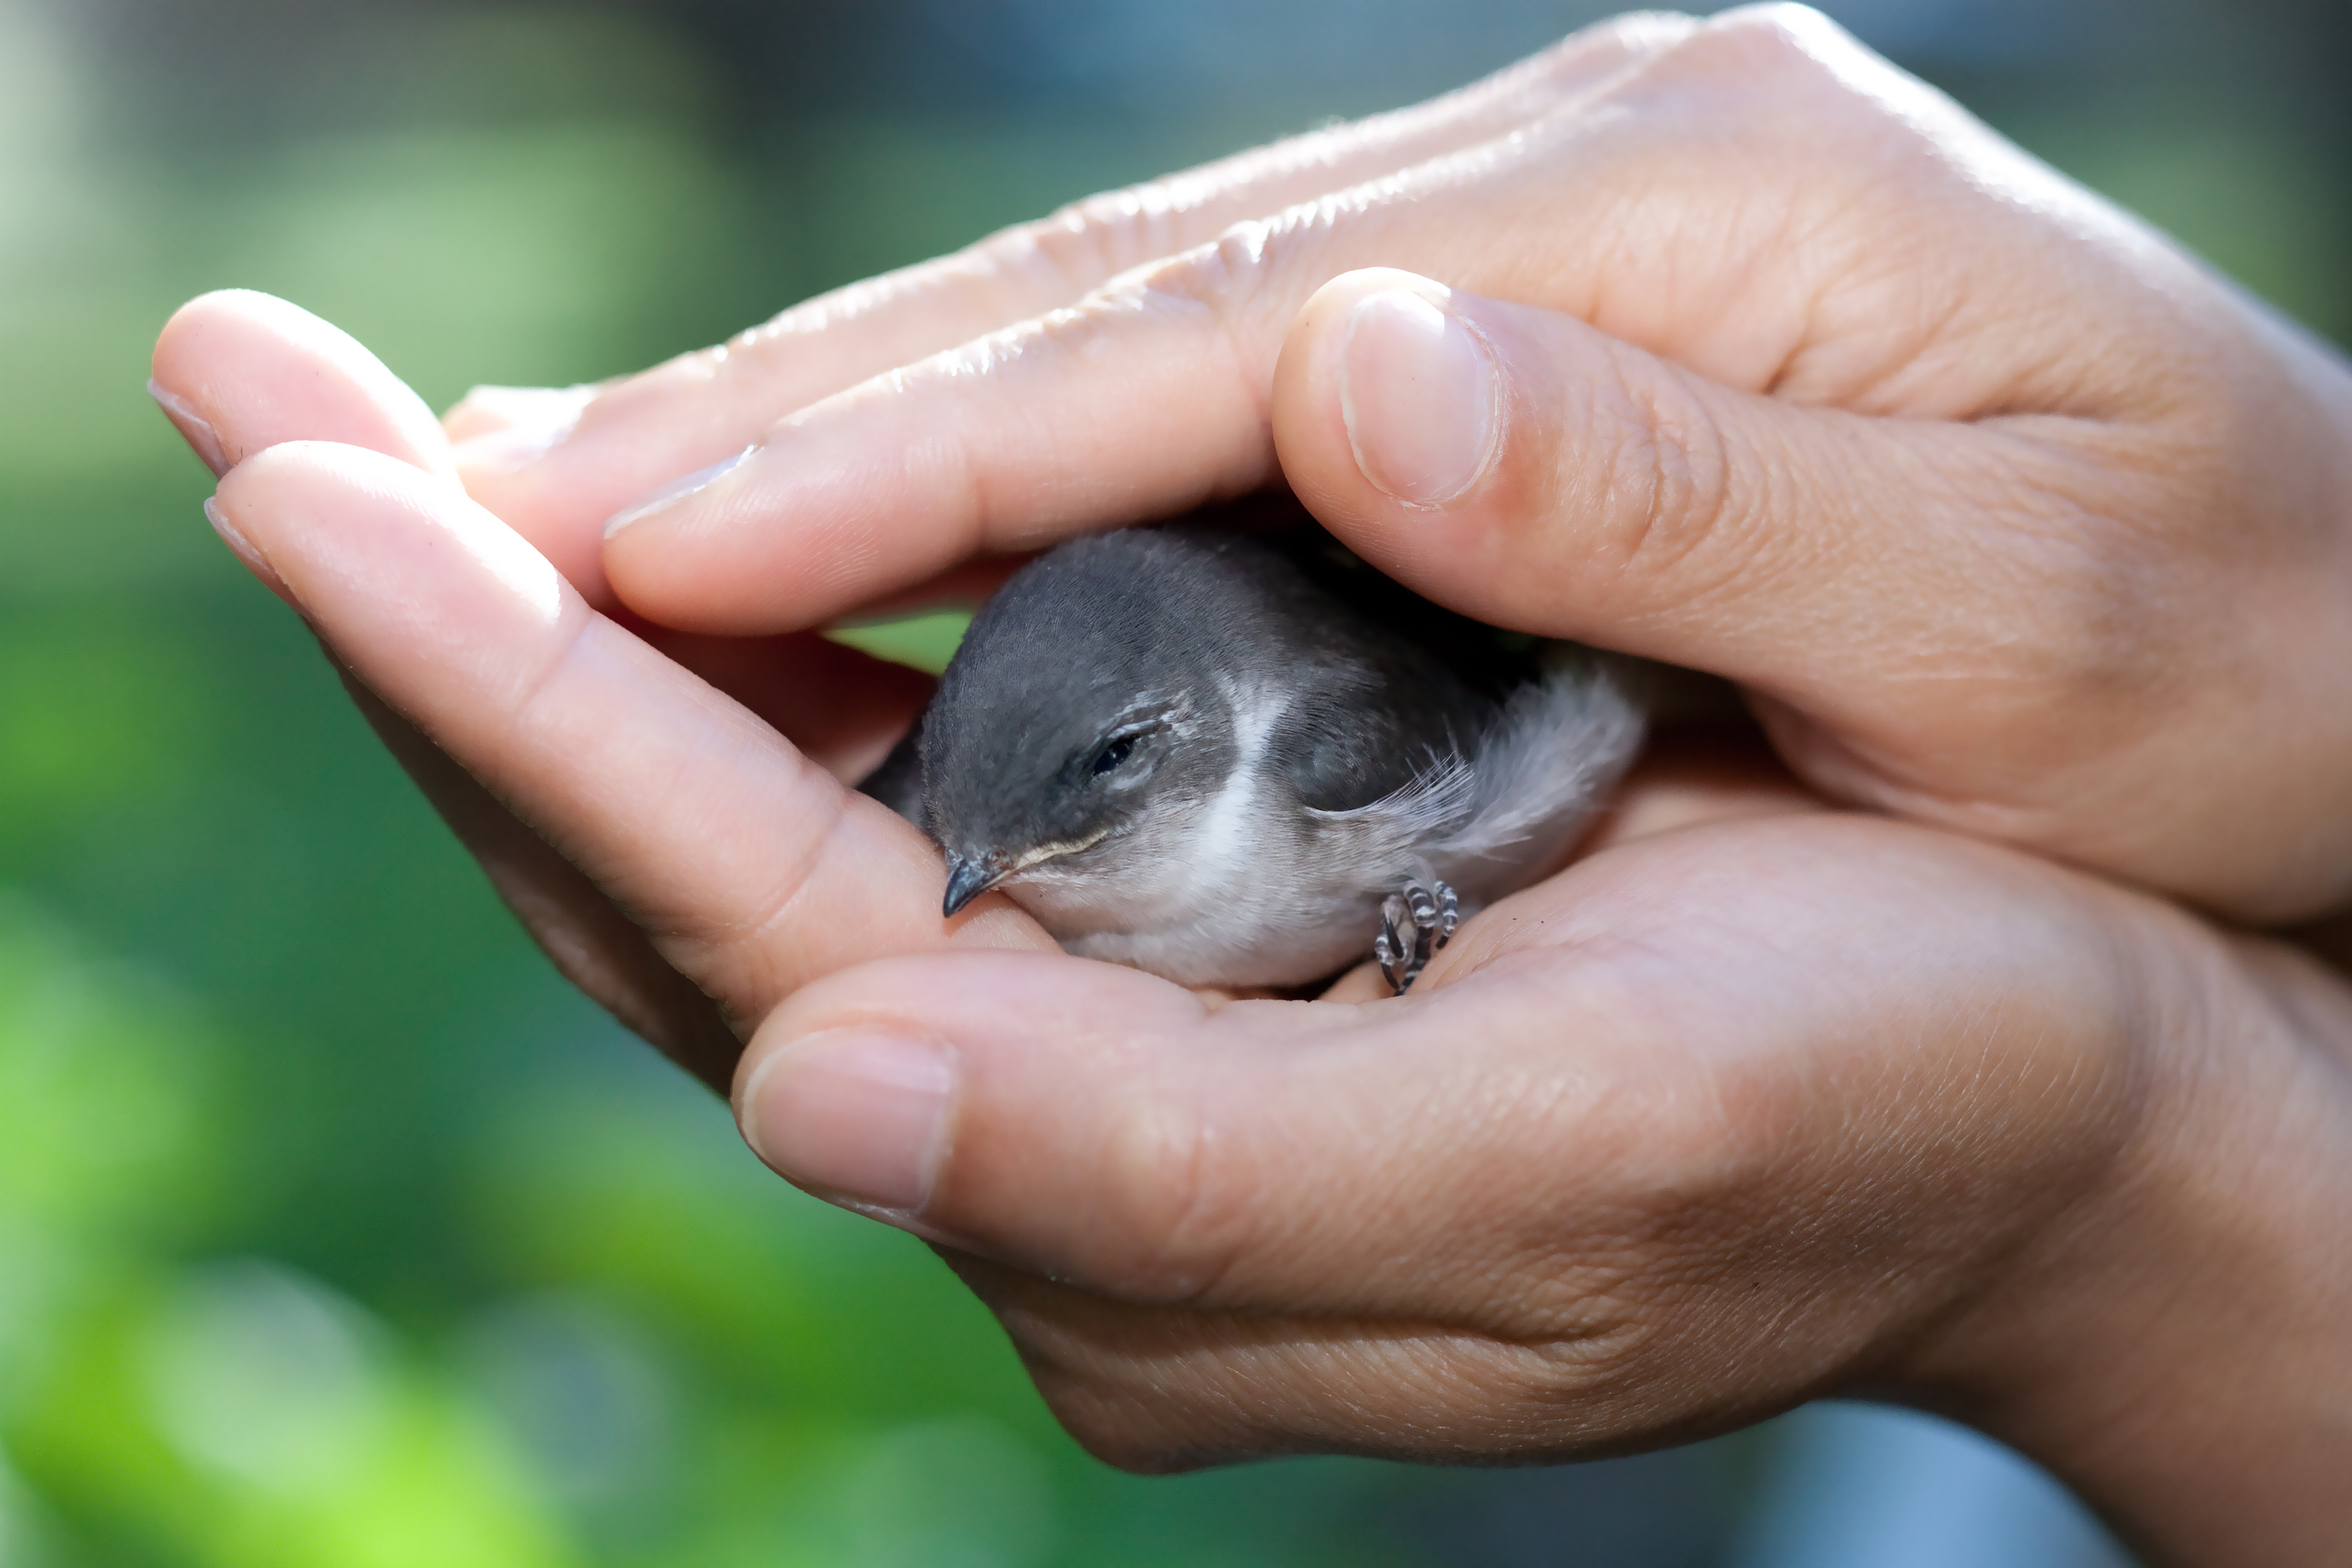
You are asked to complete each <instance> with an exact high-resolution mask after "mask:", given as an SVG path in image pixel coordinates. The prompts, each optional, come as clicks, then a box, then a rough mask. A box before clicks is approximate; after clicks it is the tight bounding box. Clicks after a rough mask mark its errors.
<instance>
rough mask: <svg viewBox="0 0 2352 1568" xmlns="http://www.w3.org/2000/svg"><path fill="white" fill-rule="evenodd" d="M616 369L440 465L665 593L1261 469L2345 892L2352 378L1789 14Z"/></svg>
mask: <svg viewBox="0 0 2352 1568" xmlns="http://www.w3.org/2000/svg"><path fill="white" fill-rule="evenodd" d="M1365 268H1402V269H1405V270H1404V271H1402V272H1397V271H1385V272H1375V273H1370V274H1363V273H1362V272H1361V269H1365ZM926 356H928V357H926ZM587 396H588V395H587V394H585V393H583V394H579V395H553V394H545V395H535V396H533V395H519V394H507V395H484V396H483V397H482V398H480V399H478V400H477V402H476V403H475V404H473V405H470V406H469V407H467V408H466V409H463V410H461V411H460V412H459V416H458V419H459V422H460V424H461V426H462V427H463V428H465V429H467V430H468V431H471V432H478V433H477V434H475V435H474V436H473V438H472V439H471V440H470V441H469V442H468V443H467V446H466V447H461V449H460V451H461V457H460V463H461V467H465V468H466V470H467V474H468V478H469V480H470V481H471V482H472V484H473V488H474V489H475V490H476V493H477V494H478V495H479V496H481V497H482V498H483V499H484V500H486V501H488V504H489V505H490V506H491V507H492V508H493V510H498V511H499V512H500V513H501V514H502V515H504V516H506V517H508V518H509V519H510V520H511V521H514V522H515V523H516V525H517V526H518V527H519V528H520V529H521V531H523V532H524V533H525V535H526V536H527V537H530V538H531V539H532V540H533V541H534V542H538V543H539V544H541V547H542V548H543V549H545V550H547V551H548V552H550V554H551V557H552V558H554V559H555V560H557V561H558V563H559V564H562V566H563V568H564V570H565V571H566V572H567V573H568V574H574V575H575V577H576V578H577V580H579V581H581V582H582V583H583V584H585V585H587V586H588V587H589V589H590V591H591V592H592V593H593V592H600V591H602V589H603V587H604V583H605V580H606V579H607V578H609V582H610V584H611V586H612V588H613V589H614V590H616V591H617V592H618V594H619V595H620V596H621V597H622V598H623V599H624V600H625V602H626V603H628V604H629V605H631V606H633V607H634V608H635V609H636V610H638V611H640V612H642V613H644V614H646V615H647V616H651V617H653V618H655V619H656V620H658V621H661V622H664V623H666V624H669V625H674V626H690V627H694V628H697V629H701V630H706V631H723V632H733V633H746V632H772V631H776V630H782V629H788V628H795V627H801V626H812V625H816V624H819V623H822V622H823V621H824V620H826V619H827V618H829V617H831V616H836V615H839V614H841V613H843V612H844V611H845V610H848V609H850V608H852V607H854V606H857V605H863V604H866V603H868V602H871V601H873V600H874V599H876V598H877V597H878V596H880V595H885V594H888V593H892V592H897V591H899V590H903V589H905V588H908V586H910V585H912V584H918V583H921V582H923V581H926V580H928V579H931V578H933V577H935V576H936V575H937V574H940V573H942V572H944V571H947V570H949V569H950V568H952V567H954V566H956V565H957V564H958V563H965V562H968V561H971V560H974V559H976V558H984V557H986V556H988V555H990V554H991V553H992V552H1010V551H1019V550H1024V549H1028V548H1031V547H1034V546H1037V545H1040V544H1043V543H1045V542H1049V541H1051V540H1053V539H1055V538H1057V537H1061V536H1063V535H1066V534H1069V533H1071V532H1075V531H1083V530H1088V529H1097V528H1101V527H1105V526H1108V525H1112V524H1117V523H1122V522H1129V521H1138V520H1142V519H1148V518H1152V517H1158V516H1163V515H1167V514H1170V513H1173V512H1176V511H1180V510H1183V509H1185V508H1187V507H1189V506H1191V505H1192V504H1194V503H1196V502H1199V501H1202V500H1209V499H1213V498H1217V497H1224V496H1231V495H1234V494H1237V493H1240V492H1244V491H1247V490H1251V489H1256V488H1258V487H1262V486H1266V485H1271V484H1275V483H1277V482H1284V481H1286V482H1287V483H1288V484H1289V485H1291V486H1292V487H1293V488H1294V489H1296V490H1297V493H1298V494H1299V495H1300V496H1301V497H1302V499H1304V500H1306V502H1307V505H1308V506H1309V507H1310V508H1311V509H1312V510H1314V511H1315V512H1316V513H1317V514H1318V516H1319V517H1320V518H1321V519H1322V520H1323V521H1324V522H1325V523H1326V524H1327V525H1328V526H1329V527H1330V528H1332V529H1333V530H1334V531H1337V532H1338V533H1339V535H1340V536H1341V537H1342V538H1343V539H1344V540H1346V541H1347V542H1349V544H1351V545H1352V546H1353V547H1354V548H1355V549H1356V550H1357V551H1358V552H1360V553H1361V554H1363V555H1364V556H1366V557H1367V558H1368V559H1370V560H1371V561H1372V562H1374V563H1376V564H1378V565H1379V566H1381V568H1382V569H1383V570H1385V571H1388V572H1389V573H1391V574H1393V575H1395V576H1398V577H1400V578H1402V580H1404V581H1405V582H1407V583H1408V584H1412V586H1414V587H1416V588H1418V589H1420V590H1421V591H1423V592H1424V593H1426V594H1427V595H1430V596H1431V597H1433V598H1435V599H1438V600H1441V601H1443V602H1444V603H1447V604H1449V605H1454V607H1456V608H1458V609H1461V610H1464V611H1465V612H1467V613H1469V614H1472V615H1474V616H1480V617H1482V618H1486V619H1488V620H1493V621H1496V622H1499V623H1502V624H1505V625H1508V626H1517V627H1520V628H1523V629H1526V630H1530V631H1536V632H1541V633H1546V634H1552V635H1559V636H1570V637H1584V638H1587V639H1590V640H1592V641H1595V642H1599V643H1602V644H1605V645H1608V646H1611V647H1619V648H1623V649H1626V650H1629V651H1633V652H1637V653H1642V654H1646V655H1651V656H1654V657H1656V658H1662V659H1665V660H1667V661H1670V662H1674V663H1678V664H1685V665H1689V666H1694V667H1696V668H1704V669H1708V670H1712V671H1716V672H1717V673H1720V674H1722V675H1725V676H1728V677H1730V678H1732V679H1735V680H1738V682H1740V683H1741V684H1742V685H1743V686H1744V687H1745V688H1746V689H1747V690H1748V693H1749V694H1750V697H1751V700H1753V701H1754V703H1755V705H1756V708H1757V710H1758V711H1759V714H1761V715H1762V717H1763V718H1764V720H1765V721H1766V723H1767V724H1768V725H1769V728H1770V730H1771V732H1772V734H1773V736H1774V739H1775V741H1776V743H1777V744H1778V746H1779V748H1780V752H1781V754H1782V755H1783V757H1784V758H1786V759H1787V761H1788V762H1789V763H1790V764H1791V765H1792V766H1793V767H1794V768H1795V769H1796V770H1797V771H1798V772H1799V773H1801V775H1803V776H1804V777H1805V778H1806V779H1807V780H1809V781H1810V782H1811V783H1812V784H1815V785H1816V786H1818V787H1820V788H1822V789H1823V790H1825V791H1827V792H1828V793H1830V794H1831V795H1833V796H1835V797H1836V798H1839V799H1842V800H1845V801H1850V802H1854V803H1858V804H1863V805H1869V806H1873V807H1876V808H1880V809H1885V810H1890V811H1894V812H1898V813H1901V814H1904V815H1906V816H1912V817H1915V818H1917V819H1920V820H1925V821H1929V822H1933V823H1937V824H1941V825H1945V826H1954V827H1958V828H1960V829H1963V830H1966V831H1968V832H1970V833H1974V834H1978V835H1981V836H1985V837H1992V838H1996V839H2000V840H2004V841H2007V842H2011V843H2014V844H2017V845H2021V846H2023V847H2030V848H2032V849H2034V850H2037V851H2039V852H2042V853H2045V854H2049V855H2053V856H2057V857H2061V858H2066V859H2069V860H2072V861H2074V862H2075V863H2078V864H2080V865H2083V866H2086V867H2090V868H2096V869H2099V870H2102V871H2105V872H2108V873H2112V874H2115V875H2118V876H2121V877H2123V878H2126V879H2132V880H2135V881H2137V882H2140V883H2143V884H2145V885H2147V886H2150V887H2153V888H2156V889H2161V890H2164V891H2167V892H2170V893H2175V894H2179V895H2183V896H2186V897H2189V898H2191V899H2194V900H2202V901H2204V902H2206V903H2207V904H2209V905H2210V906H2211V907H2213V908H2216V909H2218V910H2222V911H2224V912H2227V913H2229V914H2231V915H2232V916H2233V917H2238V918H2242V919H2249V920H2254V921H2285V920H2290V919H2301V918H2305V917H2308V916H2310V915H2313V914H2315V913H2317V912H2320V911H2323V910H2329V909H2332V908H2336V907H2338V906H2340V905H2342V904H2343V903H2344V902H2345V901H2346V900H2347V898H2352V813H2346V812H2344V811H2343V810H2341V809H2340V803H2341V802H2342V801H2343V800H2344V799H2345V798H2347V794H2352V701H2347V691H2346V683H2347V680H2352V677H2348V676H2347V675H2346V673H2345V672H2346V671H2347V670H2352V527H2347V523H2352V439H2347V437H2348V436H2352V377H2347V374H2346V373H2345V370H2344V367H2343V366H2342V365H2341V363H2339V362H2338V361H2337V360H2336V359H2335V358H2334V357H2333V356H2332V355H2331V354H2329V353H2327V352H2326V351H2324V350H2322V349H2321V348H2319V347H2317V346H2315V344H2314V343H2313V342H2310V341H2309V340H2307V339H2305V337H2303V336H2302V335H2301V334H2299V333H2298V332H2297V331H2295V330H2294V329H2293V328H2291V327H2289V326H2288V325H2286V324H2284V323H2283V322H2281V321H2278V320H2276V319H2275V318H2273V317H2272V316H2271V315H2270V314H2268V313H2267V312H2266V311H2265V310H2263V309H2262V308H2261V307H2259V306H2257V305H2255V304H2254V303H2252V302H2251V301H2250V300H2246V299H2245V298H2244V297H2242V295H2240V294H2239V293H2237V292H2236V291H2235V290H2233V289H2231V288H2230V287H2229V286H2228V285H2226V284H2225V283H2223V282H2221V281H2220V280H2219V279H2216V278H2214V277H2213V276H2212V275H2211V274H2210V273H2209V272H2208V271H2206V270H2205V269H2203V268H2200V266H2199V265H2198V264H2196V263H2195V262H2194V261H2193V260H2191V259H2190V258H2187V257H2185V256H2183V255H2182V254H2181V253H2180V252H2179V251H2178V250H2177V249H2176V248H2174V247H2171V246H2170V245H2168V243H2166V242H2165V241H2164V240H2163V239H2161V238H2160V237H2158V236H2156V235H2154V234H2152V233H2150V232H2149V231H2147V229H2146V228H2144V227H2142V226H2139V225H2137V223H2135V222H2134V221H2132V220H2131V219H2129V218H2128V217H2126V216H2124V215H2122V214H2120V213H2117V212H2116V211H2115V210H2114V209H2112V208H2110V207H2108V206H2106V205H2104V204H2102V203H2101V202H2099V201H2098V200H2096V199H2095V198H2094V197H2092V196H2091V195H2088V194H2086V193H2084V192H2083V191H2082V190H2080V189H2078V188H2076V187H2074V186H2073V185H2071V184H2068V183H2067V182H2066V181H2064V180H2063V179H2062V178H2060V177H2059V176H2057V175H2056V174H2053V173H2052V172H2051V171H2050V170H2048V169H2046V168H2044V167H2042V166H2041V165H2039V164H2037V163H2034V162H2033V161H2032V159H2030V158H2028V157H2026V156H2025V155H2023V154H2022V153H2020V152H2019V151H2018V150H2017V149H2015V148H2013V147H2011V146H2010V145H2008V144H2006V143H2005V142H2001V141H2000V139H1999V138H1997V137H1995V136H1994V135H1992V134H1991V133H1990V132H1988V131H1987V130H1986V129H1985V128H1984V127H1982V126H1981V125H1979V124H1978V123H1977V122H1975V121H1972V120H1970V119H1969V117H1968V116H1967V115H1966V114H1964V113H1962V112H1961V111H1960V110H1958V109H1957V108H1956V107H1955V106H1954V105H1952V104H1951V103H1949V102H1948V101H1947V100H1944V99H1943V98H1941V97H1940V96H1938V95H1937V94H1936V93H1934V92H1933V91H1931V90H1929V89H1927V88H1925V87H1923V86H1921V85H1920V84H1919V83H1918V82H1916V81H1915V80H1912V79H1909V78H1907V77H1906V76H1904V75H1902V74H1901V73H1900V72H1898V71H1896V70H1895V69H1894V68H1892V67H1889V66H1888V65H1886V64H1885V62H1883V61H1881V60H1879V59H1877V58H1874V57H1873V56H1871V55H1870V54H1869V53H1868V52H1867V51H1865V50H1864V49H1863V48H1862V47H1860V46H1858V45H1856V44H1855V43H1854V42H1853V40H1852V39H1850V38H1848V37H1845V36H1844V35H1843V34H1842V33H1840V32H1839V31H1837V29H1836V28H1834V27H1833V26H1832V25H1830V24H1829V23H1828V22H1826V21H1825V20H1823V19H1822V18H1821V17H1820V16H1817V15H1815V14H1813V13H1811V12H1808V11H1803V10H1800V9H1794V8H1790V7H1769V8H1761V9H1750V10H1746V11H1738V12H1733V13H1729V14H1727V15H1726V16H1721V17H1717V18H1716V19H1715V20H1713V21H1710V22H1706V23H1703V24H1702V23H1697V22H1693V21H1689V20H1685V19H1677V18H1664V17H1657V16H1643V17H1635V18H1630V19H1626V20H1622V21H1620V22H1616V23H1612V24H1610V25H1608V26H1602V27H1600V28H1596V29H1592V30H1590V31H1587V32H1584V33H1580V34H1578V35H1577V36H1575V37H1572V38H1570V39H1569V40H1568V41H1567V42H1566V43H1564V44H1562V45H1561V46H1559V47H1558V48H1556V49H1554V50H1552V51H1551V52H1549V53H1548V54H1546V55H1544V56H1541V57H1538V58H1536V59H1534V60H1531V61H1529V62H1528V63H1526V64H1525V65H1522V66H1520V67H1517V68H1514V69H1512V70H1510V71H1507V72H1506V73H1504V74H1503V75H1501V76H1499V77H1497V78H1496V79H1493V80H1491V81H1488V82H1485V83H1482V84H1479V85H1478V86H1475V87H1474V88H1471V89H1465V91H1463V92H1461V93H1457V94H1454V95H1452V96H1450V97H1448V98H1444V99H1440V100H1435V101H1433V102H1432V103H1430V104H1426V105H1423V106H1422V107H1420V108H1417V109H1413V110H1405V111H1403V112H1402V113H1401V114H1397V115H1391V116H1386V117H1382V118H1380V119H1375V120H1371V121H1364V122H1362V123H1360V124H1358V125H1353V126H1344V127H1340V128H1339V129H1337V130H1333V131H1328V132H1318V133H1317V134H1316V135H1314V136H1311V137H1307V138H1304V139H1302V140H1300V141H1297V142H1288V143H1284V144H1282V145H1281V146H1278V147H1275V148H1271V149H1268V150H1266V151H1264V152H1261V153H1253V154H1249V155H1245V156H1244V157H1241V158H1238V159H1234V160H1232V161H1229V162H1228V163H1223V164H1216V165H1212V166H1210V167H1208V168H1206V169H1203V170H1199V171H1194V172H1192V173H1190V174H1181V175H1177V176H1174V177H1172V178H1171V179H1168V180H1165V181H1161V182H1158V183H1155V184H1149V185H1145V186H1141V187H1139V188H1137V189H1136V190H1133V191H1129V192H1124V193H1119V194H1117V195H1110V196H1105V197H1100V198H1097V199H1095V200H1092V201H1089V202H1086V203H1082V204H1080V205H1077V206H1076V207H1073V208H1071V209H1069V210H1068V211H1066V212H1065V213H1062V214H1059V215H1056V216H1055V217H1053V218H1051V219H1048V220H1046V221H1045V222H1043V223H1041V224H1037V225H1034V226H1028V227H1025V228H1021V229H1015V230H1012V231H1009V232H1007V233H1006V234H1003V235H1000V236H997V237H994V238H992V239H990V240H987V241H984V242H982V244H980V245H978V246H976V247H973V248H972V249H971V250H970V251H968V252H965V253H963V254H961V255H960V256H956V257H951V258H947V259H945V260H943V261H940V262H938V263H934V264H931V265H929V266H928V267H925V268H915V269H912V270H910V271H908V272H906V273H901V274H897V275H894V276H892V277H890V278H887V279H880V280H878V281H877V282H875V283H872V284H866V285H861V286H859V287H858V288H856V289H851V290H848V291H845V293H842V294H838V295H833V296H827V297H825V298H824V299H821V300H816V301H814V302H813V303H811V304H809V305H807V306H803V307H802V308H800V309H798V310H793V311H791V312H788V313H786V314H785V315H784V316H782V317H781V318H779V319H778V320H777V321H775V322H773V323H771V324H770V325H769V326H767V327H765V328H762V329H760V330H759V331H755V332H752V333H750V334H747V335H746V336H745V337H743V338H741V339H739V340H737V341H736V342H733V343H730V344H729V345H727V346H726V347H725V348H724V349H723V350H719V351H714V352H712V353H706V354H701V355H696V356H689V357H688V358H686V359H683V360H680V361H677V362H675V363H672V364H669V365H667V366H664V367H662V368H661V369H660V370H657V371H656V372H653V373H651V374H648V375H646V376H642V377H638V378H636V379H635V380H631V381H625V382H622V383H618V384H614V385H612V386H609V387H607V388H605V389H604V390H602V391H601V392H600V393H596V394H595V395H593V397H590V398H589V400H588V401H586V402H585V404H584V411H583V403H582V398H583V397H587ZM559 437H560V438H559ZM551 441H552V442H553V444H552V445H549V443H550V442H551ZM754 443H756V445H753V444H754ZM746 447H750V448H751V449H750V452H749V456H748V457H746V458H743V460H741V461H740V462H738V463H736V465H735V466H734V467H733V468H730V469H728V470H726V471H725V472H723V473H721V474H719V475H717V476H715V477H714V476H712V475H711V474H709V473H708V472H698V474H697V476H696V478H695V479H693V480H691V481H689V483H688V486H687V488H686V489H685V490H684V491H683V493H674V494H671V495H669V496H667V498H666V499H665V498H658V497H657V498H656V499H654V500H642V499H641V498H642V497H643V494H644V492H646V491H647V490H650V489H653V488H654V487H655V486H656V485H657V484H660V483H661V482H663V481H667V480H673V479H677V477H678V476H680V475H682V474H687V473H688V471H689V470H697V471H699V470H704V469H705V467H706V465H709V464H714V463H717V462H719V461H720V460H722V459H726V458H730V457H733V456H736V455H738V454H740V453H741V452H743V451H744V449H745V448H746ZM542 448H543V449H542ZM534 453H536V454H537V455H536V456H535V457H531V459H530V460H529V461H524V462H521V463H520V466H516V459H518V458H525V457H530V455H531V454H534ZM631 513H635V516H634V520H633V521H627V523H626V525H625V527H622V528H620V529H619V531H617V532H615V533H614V536H613V537H612V538H611V540H610V541H609V542H608V543H607V544H606V545H605V547H604V553H603V557H602V560H601V563H598V562H597V561H596V559H595V557H594V554H593V544H594V540H595V538H596V535H597V534H598V532H599V531H601V530H602V529H603V528H604V524H605V520H606V519H607V518H608V517H612V516H614V514H620V515H622V516H625V517H626V516H629V515H630V514H631Z"/></svg>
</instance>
